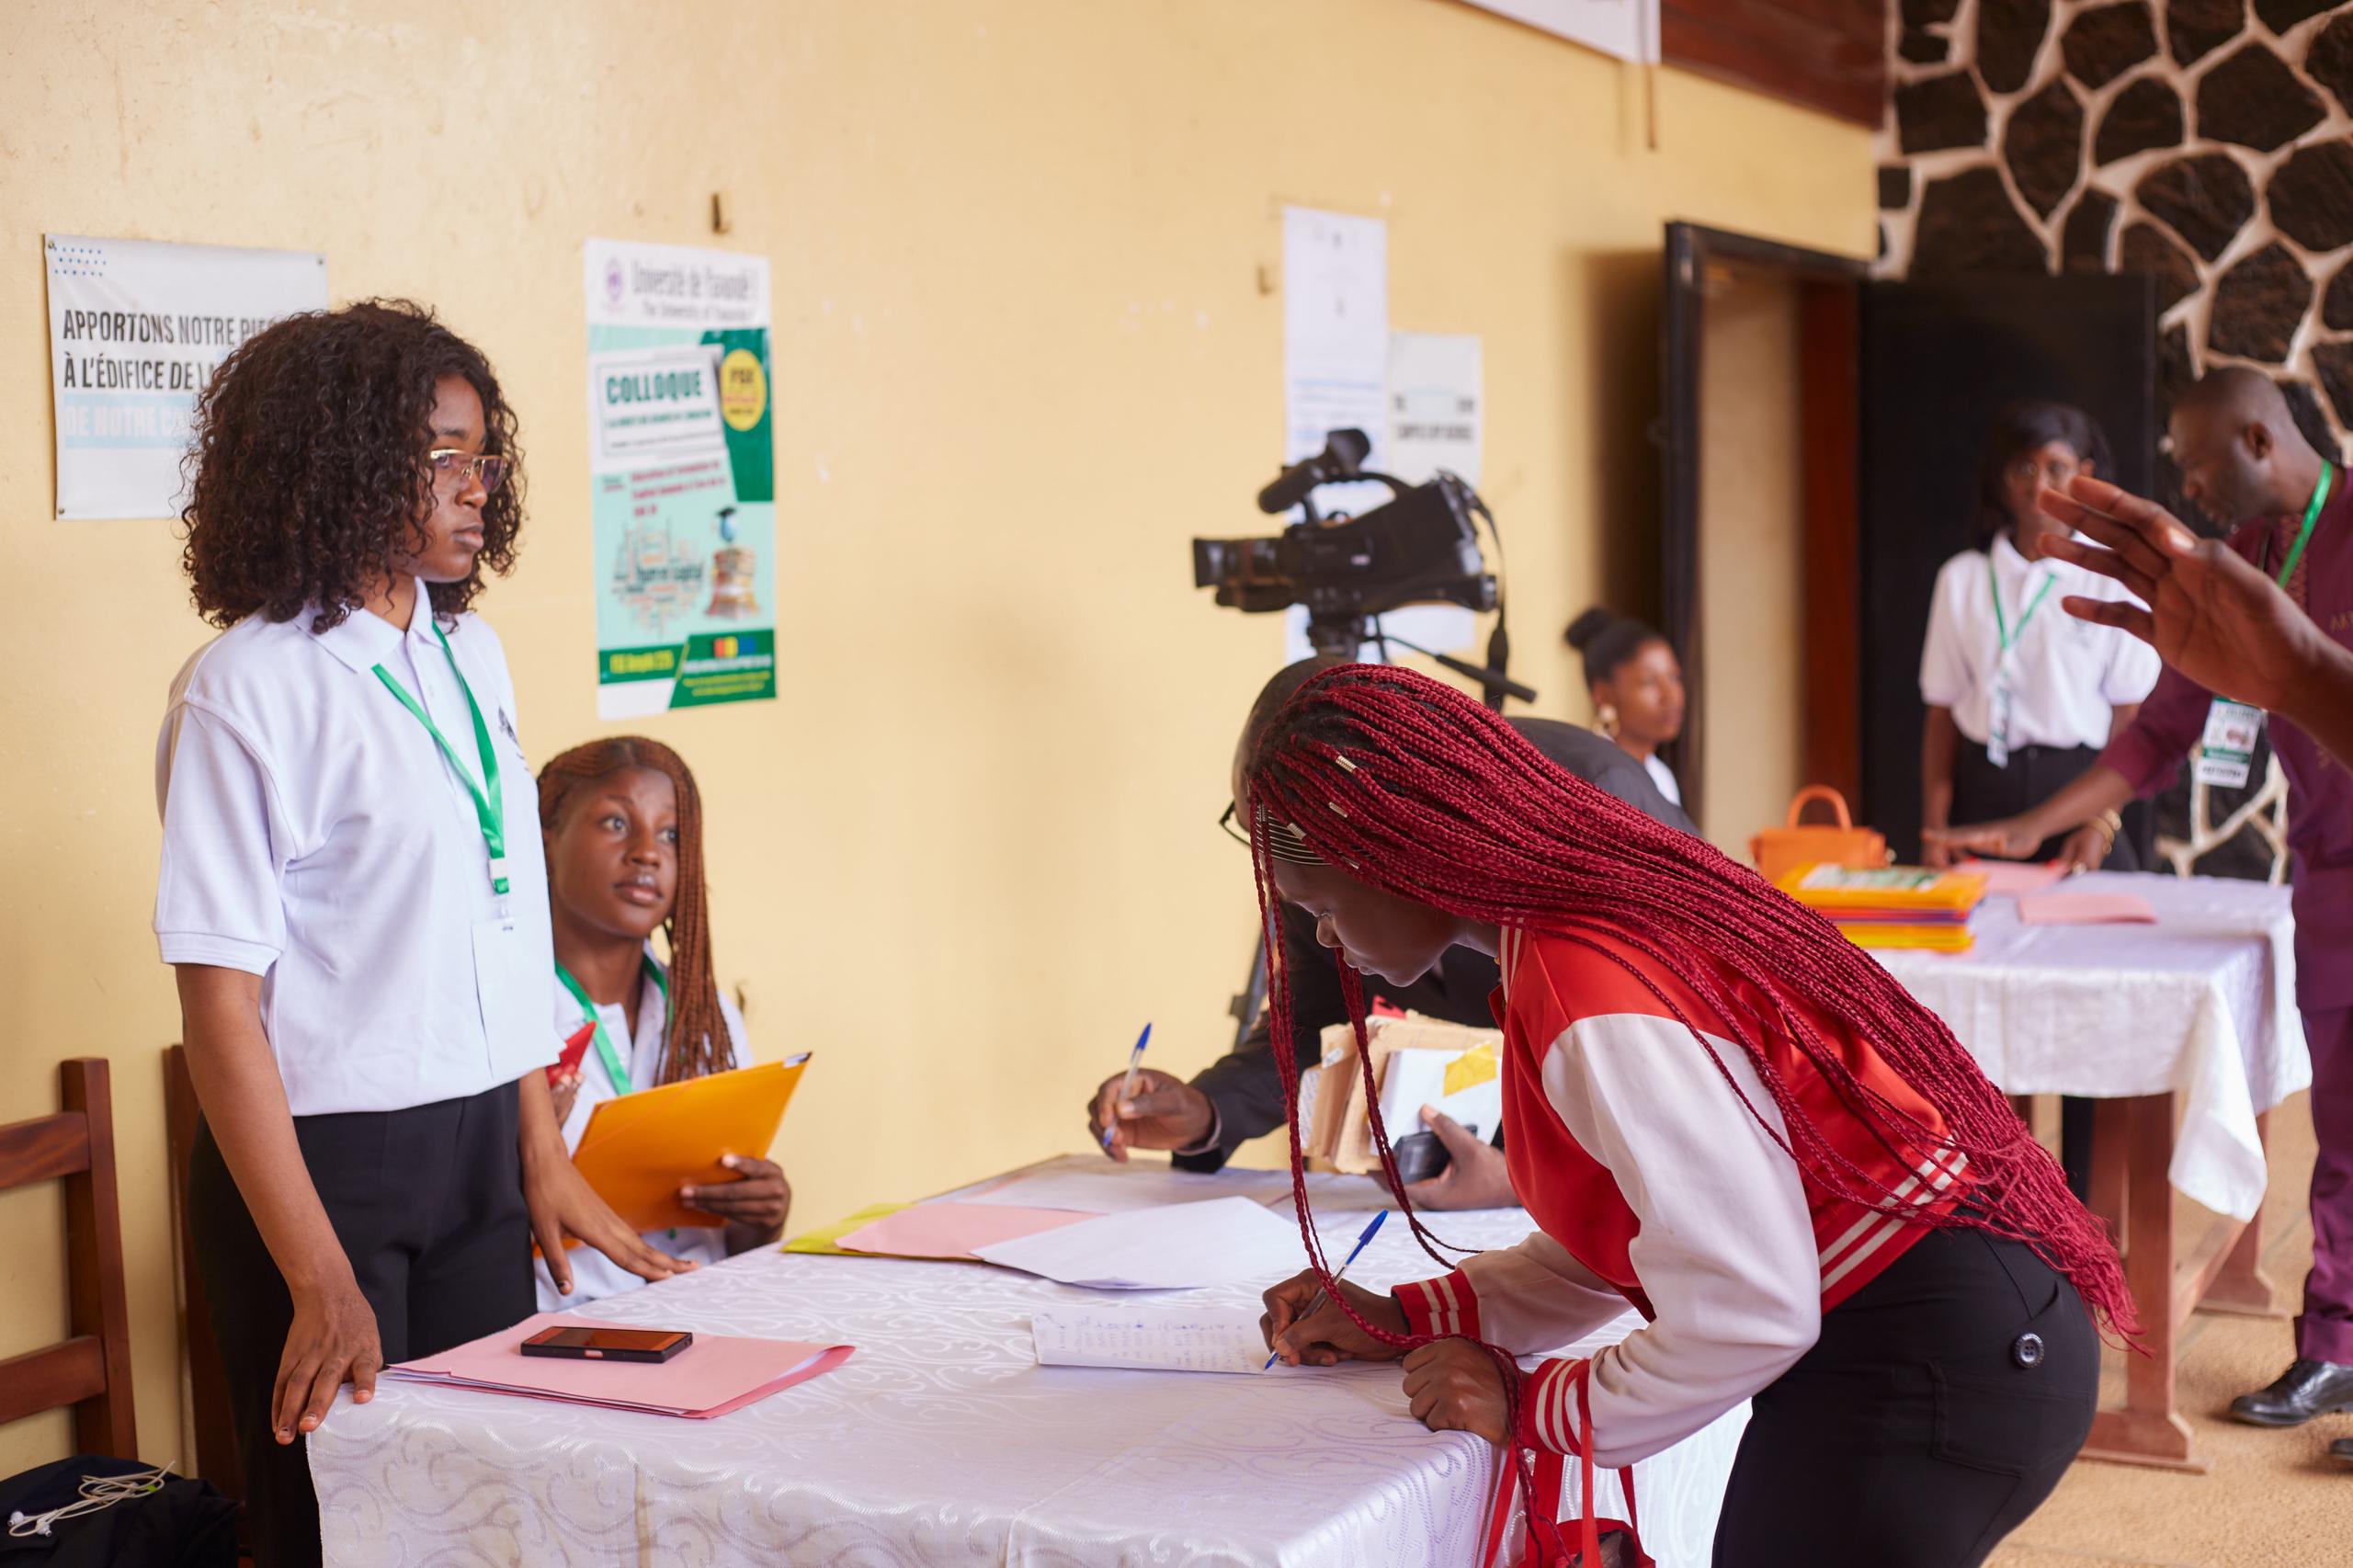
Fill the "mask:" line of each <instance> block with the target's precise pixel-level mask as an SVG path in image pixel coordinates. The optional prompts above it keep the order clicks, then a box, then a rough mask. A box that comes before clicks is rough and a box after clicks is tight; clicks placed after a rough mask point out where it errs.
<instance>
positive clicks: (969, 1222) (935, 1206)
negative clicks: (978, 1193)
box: [835, 1203, 1095, 1262]
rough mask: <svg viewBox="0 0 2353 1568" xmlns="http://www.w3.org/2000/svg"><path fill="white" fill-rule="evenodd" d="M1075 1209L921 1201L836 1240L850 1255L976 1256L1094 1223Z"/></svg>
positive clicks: (1089, 1216) (1088, 1215)
mask: <svg viewBox="0 0 2353 1568" xmlns="http://www.w3.org/2000/svg"><path fill="white" fill-rule="evenodd" d="M1094 1218H1095V1216H1094V1215H1092V1214H1081V1213H1079V1212H1077V1211H1076V1210H1069V1209H1016V1208H1013V1207H1011V1206H1010V1205H1007V1204H1000V1203H918V1204H916V1205H915V1206H914V1207H913V1208H910V1209H902V1210H899V1211H898V1212H897V1213H895V1214H885V1215H883V1216H882V1218H881V1219H880V1220H877V1221H874V1222H873V1223H872V1224H870V1225H861V1226H859V1227H858V1229H857V1230H855V1231H852V1232H850V1233H849V1234H847V1235H846V1236H843V1237H841V1238H840V1239H838V1240H837V1241H835V1246H838V1247H840V1248H841V1249H842V1250H843V1251H844V1252H871V1253H881V1254H882V1255H883V1256H889V1257H943V1258H971V1259H972V1260H973V1261H975V1262H978V1261H979V1257H978V1255H977V1254H975V1253H974V1252H973V1250H972V1249H973V1248H974V1247H984V1246H993V1245H995V1244H996V1243H998V1242H1011V1241H1018V1240H1020V1239H1021V1238H1022V1237H1023V1236H1034V1235H1036V1234H1038V1233H1040V1232H1041V1231H1051V1230H1055V1229H1057V1228H1059V1227H1061V1226H1063V1225H1075V1224H1077V1223H1078V1222H1079V1221H1081V1220H1092V1219H1094Z"/></svg>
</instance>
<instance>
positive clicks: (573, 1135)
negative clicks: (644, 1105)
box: [531, 949, 752, 1312]
mask: <svg viewBox="0 0 2353 1568" xmlns="http://www.w3.org/2000/svg"><path fill="white" fill-rule="evenodd" d="M646 958H647V960H649V961H651V962H654V963H656V964H658V963H659V962H660V960H656V959H654V955H653V952H652V951H651V949H649V950H648V951H647V953H646ZM669 1006H670V999H669V998H668V997H667V996H666V995H665V994H663V991H662V987H661V986H660V985H658V984H656V983H654V977H653V976H652V975H651V974H648V975H646V976H645V977H644V978H643V979H642V980H641V981H639V982H638V993H637V1019H636V1027H635V1028H631V1023H630V1019H629V1018H628V1017H625V1016H624V1015H623V1013H622V1010H621V1009H620V1007H618V1006H611V1007H599V1008H597V1021H598V1022H600V1023H602V1024H603V1025H604V1026H605V1038H606V1039H608V1040H611V1041H612V1042H613V1049H614V1050H615V1051H619V1052H620V1055H621V1060H622V1061H623V1062H625V1063H627V1065H628V1069H629V1081H630V1085H631V1088H632V1089H647V1088H651V1087H653V1086H654V1080H655V1079H656V1077H658V1076H659V1075H660V1074H661V1071H662V1046H663V1040H664V1033H665V1029H666V1028H667V1027H668V1022H669ZM719 1013H720V1017H722V1018H723V1019H725V1020H726V1024H727V1045H728V1054H729V1060H728V1062H727V1066H728V1067H748V1066H750V1065H751V1064H752V1048H751V1047H750V1046H749V1045H748V1044H746V1043H745V1039H744V1015H743V1014H741V1013H739V1012H737V1011H736V1010H735V1004H734V1003H733V1002H731V1001H729V1000H728V998H727V993H725V992H724V991H722V992H721V993H720V994H719ZM586 1021H587V1016H586V1015H585V1014H584V1013H583V1012H582V1011H581V1010H580V1004H579V1002H578V1001H577V1000H575V999H574V996H573V994H572V993H571V992H569V991H566V990H565V989H564V988H563V986H561V985H559V986H557V987H556V988H555V1037H556V1039H557V1040H559V1041H561V1040H569V1039H571V1038H572V1033H573V1031H574V1029H577V1028H580V1026H581V1025H582V1024H584V1023H585V1022H586ZM619 1097H620V1096H618V1095H616V1094H615V1093H614V1092H613V1075H612V1074H610V1073H608V1072H607V1071H606V1069H605V1058H604V1056H603V1054H602V1053H601V1052H599V1051H597V1048H596V1047H595V1046H594V1045H591V1046H590V1047H589V1048H588V1049H587V1051H585V1053H583V1055H582V1056H581V1058H580V1092H579V1094H578V1095H577V1096H574V1099H573V1102H572V1111H571V1114H570V1115H568V1116H566V1117H565V1118H564V1119H563V1146H564V1147H565V1148H566V1149H570V1150H573V1151H574V1152H577V1151H578V1150H579V1148H580V1135H581V1134H582V1133H584V1132H585V1131H588V1118H589V1116H590V1114H591V1113H592V1112H594V1111H595V1110H596V1108H597V1106H598V1105H600V1104H602V1103H603V1102H605V1101H606V1100H609V1099H617V1098H619ZM714 1218H715V1216H714ZM645 1244H646V1245H648V1246H650V1247H653V1248H654V1250H656V1251H657V1252H666V1253H668V1254H669V1255H670V1256H672V1257H683V1258H689V1259H691V1260H693V1261H694V1262H696V1263H724V1262H726V1261H727V1228H726V1226H725V1224H724V1223H721V1224H717V1225H708V1226H703V1225H699V1226H695V1227H693V1228H691V1229H688V1228H685V1227H681V1228H680V1229H678V1230H675V1231H671V1230H663V1231H648V1232H646V1233H645ZM531 1270H532V1277H533V1278H535V1279H537V1280H538V1281H539V1291H540V1311H541V1312H563V1311H565V1310H567V1309H572V1308H577V1307H579V1306H581V1305H583V1304H585V1303H586V1302H589V1301H601V1300H603V1299H604V1298H605V1297H607V1296H618V1295H620V1293H621V1292H622V1291H623V1290H636V1289H637V1288H638V1287H639V1286H640V1285H642V1284H644V1283H645V1281H644V1280H642V1279H640V1278H638V1277H637V1276H636V1275H634V1274H631V1272H630V1271H629V1270H628V1269H626V1268H623V1267H621V1266H620V1264H618V1263H615V1262H614V1261H613V1260H612V1259H611V1258H608V1257H607V1256H605V1255H604V1254H603V1253H601V1252H598V1251H597V1249H596V1248H595V1247H590V1246H577V1247H574V1248H573V1249H572V1294H571V1295H569V1296H562V1295H558V1294H557V1293H556V1289H555V1280H554V1278H553V1277H551V1275H550V1274H549V1273H548V1266H547V1261H546V1259H544V1258H540V1259H534V1260H533V1262H532V1265H531Z"/></svg>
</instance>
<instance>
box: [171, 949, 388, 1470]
mask: <svg viewBox="0 0 2353 1568" xmlns="http://www.w3.org/2000/svg"><path fill="white" fill-rule="evenodd" d="M173 974H174V976H175V978H176V980H177V981H178V983H179V993H180V1028H181V1031H182V1034H183V1035H184V1037H185V1038H186V1040H187V1042H188V1075H189V1077H191V1078H193V1079H194V1080H195V1082H196V1097H197V1100H198V1102H199V1104H201V1105H202V1106H203V1108H204V1119H205V1124H206V1125H207V1126H208V1127H210V1129H211V1130H212V1140H213V1142H216V1143H218V1144H219V1145H220V1146H221V1157H222V1160H223V1161H225V1162H226V1163H227V1165H228V1166H229V1174H230V1175H231V1176H233V1177H235V1178H236V1183H237V1191H238V1193H239V1195H240V1196H241V1197H243V1198H244V1203H245V1209H246V1210H247V1212H249V1213H251V1214H252V1215H253V1219H254V1227H255V1229H256V1230H257V1231H259V1232H260V1233H261V1239H262V1244H263V1245H265V1246H267V1248H268V1249H269V1256H270V1258H271V1260H272V1261H273V1262H275V1263H276V1264H277V1265H278V1273H279V1274H280V1275H281V1276H283V1277H284V1278H285V1280H286V1289H287V1291H288V1293H289V1294H290V1296H291V1297H292V1298H293V1301H294V1322H293V1325H292V1326H291V1327H290V1328H289V1329H288V1331H287V1335H286V1348H285V1351H284V1353H283V1354H282V1355H281V1356H280V1357H279V1358H278V1381H277V1386H276V1387H275V1388H274V1389H273V1390H272V1391H271V1393H270V1413H271V1414H270V1429H271V1431H272V1433H273V1434H274V1435H275V1436H276V1437H277V1439H278V1441H279V1442H280V1443H290V1442H292V1441H293V1440H294V1438H295V1437H296V1435H297V1434H298V1433H303V1432H313V1431H316V1430H317V1429H318V1427H319V1425H320V1423H322V1422H324V1420H325V1419H326V1415H327V1407H328V1406H329V1405H331V1404H333V1403H335V1390H336V1389H338V1388H340V1387H341V1386H342V1385H343V1384H344V1382H345V1381H349V1382H350V1384H351V1386H352V1398H353V1399H354V1400H355V1401H356V1402H358V1403H361V1404H365V1403H368V1401H369V1400H371V1399H373V1398H374V1397H375V1396H376V1374H377V1373H378V1372H379V1371H381V1369H383V1365H384V1355H383V1349H382V1346H381V1341H380V1339H379V1338H378V1335H377V1330H376V1313H375V1311H374V1309H372V1308H370V1307H369V1304H368V1300H367V1298H366V1297H364V1296H362V1295H361V1294H360V1293H359V1285H358V1280H357V1279H355V1278H353V1275H352V1272H351V1260H350V1259H349V1258H348V1257H347V1256H345V1255H344V1250H343V1244H342V1243H341V1242H339V1241H337V1240H336V1239H335V1227H334V1226H333V1225H331V1224H330V1223H329V1222H328V1221H327V1211H326V1209H325V1207H324V1205H323V1204H321V1203H320V1202H319V1193H318V1188H317V1187H313V1185H312V1184H311V1171H310V1167H309V1166H308V1165H305V1164H304V1163H303V1160H302V1149H301V1144H300V1143H298V1142H296V1141H295V1137H294V1116H293V1112H292V1111H291V1110H290V1109H289V1108H288V1106H287V1103H286V1083H285V1080H284V1079H282V1078H281V1077H279V1076H278V1059H277V1057H276V1056H275V1055H274V1054H273V1053H272V1052H271V1051H270V1048H269V1037H268V1036H267V1035H266V1034H265V1033H263V1031H262V1027H261V976H259V975H257V974H248V973H246V972H244V971H242V970H234V969H218V968H214V967H212V966H211V965H209V964H191V963H184V964H176V965H174V966H173Z"/></svg>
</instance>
